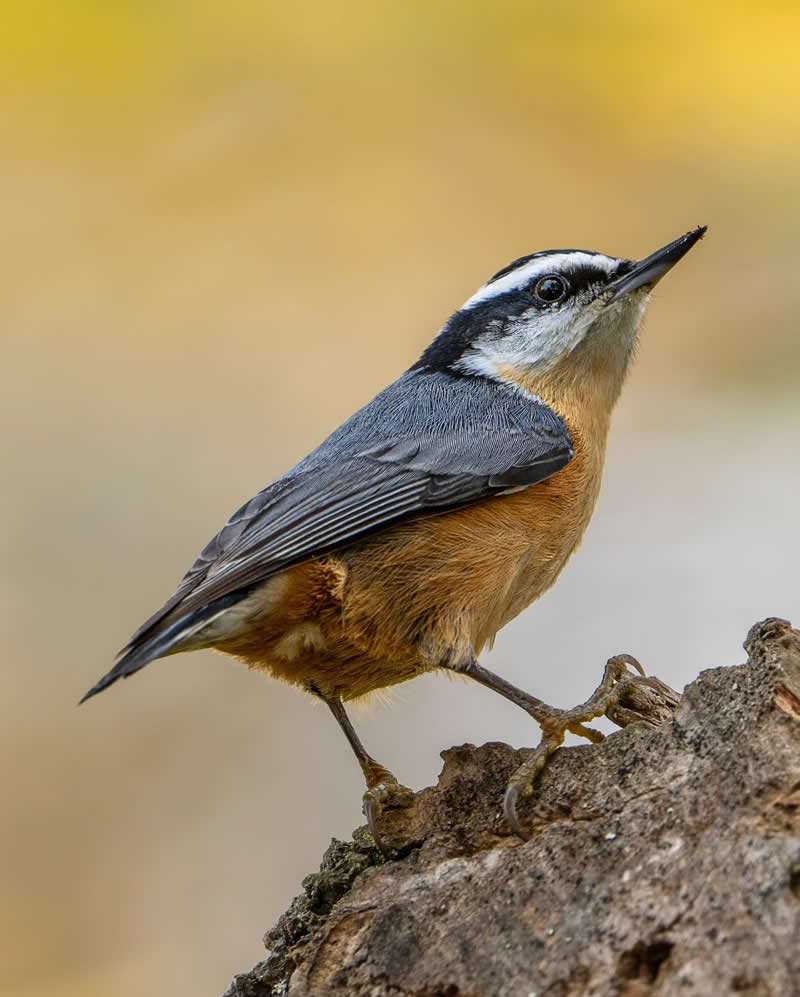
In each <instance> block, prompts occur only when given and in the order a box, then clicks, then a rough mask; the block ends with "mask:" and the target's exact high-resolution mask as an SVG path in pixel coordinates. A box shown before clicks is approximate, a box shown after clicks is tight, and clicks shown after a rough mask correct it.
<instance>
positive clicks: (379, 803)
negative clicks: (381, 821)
mask: <svg viewBox="0 0 800 997" xmlns="http://www.w3.org/2000/svg"><path fill="white" fill-rule="evenodd" d="M387 796H388V790H387V788H386V786H385V785H384V784H383V783H379V784H378V785H377V786H371V787H370V788H369V789H368V790H367V791H366V793H364V796H363V799H362V803H361V812H362V813H363V814H364V816H365V817H366V819H367V827H368V828H369V833H370V834H371V835H372V840H373V841H374V842H375V845H376V847H377V849H378V851H379V852H380V853H381V855H383V856H384V858H385V857H386V856H387V855H388V852H387V851H386V847H385V845H384V843H383V840H382V839H381V836H380V833H379V831H378V818H379V817H380V815H381V814H382V813H383V802H384V800H385V799H386V797H387Z"/></svg>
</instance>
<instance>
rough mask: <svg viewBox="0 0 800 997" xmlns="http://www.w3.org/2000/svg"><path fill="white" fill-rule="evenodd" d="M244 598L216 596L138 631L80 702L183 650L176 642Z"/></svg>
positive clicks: (239, 595)
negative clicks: (209, 600)
mask: <svg viewBox="0 0 800 997" xmlns="http://www.w3.org/2000/svg"><path fill="white" fill-rule="evenodd" d="M241 598H242V593H241V592H233V593H231V594H230V595H226V596H223V597H222V598H220V599H215V600H214V602H211V603H209V604H208V605H207V606H203V607H202V608H201V609H197V610H195V611H194V612H193V613H187V614H186V615H184V616H180V617H178V619H177V620H174V621H173V622H172V623H170V624H169V625H168V626H167V627H166V628H165V627H164V626H163V625H157V626H156V627H154V628H152V629H150V630H145V631H144V633H141V634H137V635H136V637H135V638H134V639H133V640H132V641H131V642H130V643H129V644H127V645H126V646H125V647H124V648H123V649H122V650H121V651H120V654H121V657H120V659H119V661H118V662H117V663H116V664H115V665H114V667H113V668H112V669H111V671H110V672H107V673H106V674H105V675H104V676H103V677H102V678H101V679H100V681H99V682H96V683H95V684H94V685H93V686H92V688H91V689H90V690H89V691H88V692H87V693H86V694H85V695H84V696H83V698H82V699H81V700H80V702H81V703H85V702H86V700H87V699H91V698H92V696H96V695H97V693H98V692H102V691H103V689H107V688H108V687H109V686H110V685H113V684H114V683H115V682H116V681H117V679H124V678H127V677H128V676H129V675H133V673H134V672H138V671H139V669H140V668H144V666H145V665H147V664H149V663H150V662H151V661H155V659H156V658H163V657H164V655H166V654H169V653H170V652H173V651H179V650H181V648H179V647H177V645H178V644H180V642H181V641H182V640H184V639H185V638H186V637H188V636H189V635H190V634H191V633H193V632H194V631H196V630H198V629H199V628H200V627H202V626H203V625H204V624H205V623H207V622H208V621H209V620H210V619H211V618H212V617H213V616H216V615H217V614H218V613H220V612H222V611H223V610H225V609H227V608H228V606H232V605H233V604H234V603H235V602H238V601H239V600H240V599H241ZM154 631H155V632H154ZM79 705H80V704H79Z"/></svg>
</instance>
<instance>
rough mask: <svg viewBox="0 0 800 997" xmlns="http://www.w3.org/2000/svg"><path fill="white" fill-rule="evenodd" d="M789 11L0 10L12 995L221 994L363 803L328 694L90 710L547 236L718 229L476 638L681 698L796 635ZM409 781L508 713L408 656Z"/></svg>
mask: <svg viewBox="0 0 800 997" xmlns="http://www.w3.org/2000/svg"><path fill="white" fill-rule="evenodd" d="M798 44H800V7H798V5H797V3H796V2H794V0H784V2H780V0H759V2H758V3H756V2H746V0H745V2H729V3H727V4H725V5H721V4H698V3H696V2H695V0H675V2H673V3H671V4H669V5H666V6H665V5H664V4H662V3H656V2H652V3H651V2H645V3H642V2H641V0H612V2H606V3H603V4H597V3H596V2H589V0H573V2H572V3H570V4H567V5H555V6H554V5H552V4H544V3H541V2H537V0H525V2H517V0H497V2H494V3H492V4H487V3H465V2H463V0H461V2H458V3H455V2H446V0H426V2H424V3H419V2H411V3H404V4H376V3H374V2H350V3H345V4H335V3H331V2H330V0H306V2H305V3H304V4H302V5H295V4H289V3H283V4H281V3H273V2H270V0H252V2H248V0H227V2H226V3H224V4H223V3H216V4H214V3H212V4H195V3H189V2H188V0H172V2H169V3H168V2H162V3H158V2H155V3H154V2H151V3H143V2H141V0H137V2H135V3H134V2H125V0H117V2H113V3H105V4H103V3H96V2H89V0H83V2H79V0H72V2H69V0H67V2H63V0H28V2H26V3H16V4H8V5H5V6H4V8H3V13H2V24H0V93H2V97H1V98H0V114H1V115H2V134H3V151H2V156H0V219H2V236H0V286H2V293H1V294H0V330H1V331H0V338H1V341H2V351H1V357H2V362H1V363H0V446H1V447H2V454H1V456H2V489H1V490H0V511H2V521H3V524H4V528H3V530H2V532H1V533H0V545H1V546H2V563H0V599H1V601H2V616H0V619H2V625H3V628H4V635H3V667H2V670H0V793H1V794H2V797H1V799H0V891H1V899H2V902H1V903H0V940H1V941H0V992H2V993H4V994H5V993H7V994H13V995H15V997H34V995H44V994H47V995H49V997H67V995H73V994H75V995H78V994H80V995H81V997H87V995H88V997H91V995H94V994H109V993H113V994H116V995H120V997H129V995H130V997H132V995H140V994H148V995H150V994H160V993H164V994H167V993H187V994H189V993H191V994H198V995H199V994H210V995H215V994H219V993H221V992H222V991H223V990H224V989H225V987H226V986H227V984H228V982H229V980H230V977H231V976H232V975H233V973H234V972H236V971H238V970H244V969H247V968H249V967H250V966H251V965H252V964H253V963H254V962H255V961H257V960H258V959H259V958H261V957H262V953H263V949H262V946H261V942H260V937H261V934H262V932H263V931H264V930H265V929H266V928H268V927H269V926H270V925H271V924H272V922H273V921H274V920H275V918H276V916H277V914H278V913H279V912H280V911H281V910H282V909H283V908H284V907H285V905H286V904H287V902H288V901H289V899H290V898H291V896H292V895H293V894H294V893H295V892H296V891H297V889H298V885H299V882H300V878H301V876H302V875H303V874H304V873H306V872H308V871H311V870H312V869H314V868H315V867H316V865H317V862H318V859H319V856H320V854H321V851H322V849H323V848H324V846H325V845H326V844H327V842H328V841H329V839H330V837H331V836H332V835H337V836H340V837H341V836H346V835H347V834H348V833H349V832H350V830H351V829H352V827H353V826H354V825H355V824H356V823H357V822H358V819H359V802H360V794H361V791H362V787H361V783H360V773H359V772H358V770H357V767H356V765H355V764H354V762H353V760H352V758H351V756H350V754H349V750H348V748H347V745H346V743H345V741H344V739H343V738H342V737H341V735H340V733H339V731H338V730H337V729H336V728H335V725H334V724H333V722H332V721H331V719H330V718H329V717H328V716H327V713H326V711H324V710H323V709H320V708H319V707H317V706H315V705H314V704H313V703H312V702H311V701H310V700H307V699H306V698H304V697H303V696H301V695H300V694H299V693H298V692H296V691H295V690H292V689H289V688H287V687H284V686H282V685H280V684H278V683H277V682H271V681H268V680H266V679H264V678H263V677H262V676H259V675H257V674H254V673H249V672H247V671H246V670H245V669H243V668H241V667H239V666H237V665H236V664H235V663H234V662H231V661H229V660H227V659H223V658H221V657H217V656H215V655H213V654H210V653H204V654H195V655H190V656H184V657H176V658H173V659H170V660H168V661H166V662H159V663H156V664H154V665H153V666H151V667H150V668H148V669H146V670H145V671H144V672H142V673H141V674H140V675H138V676H137V677H136V679H135V680H133V681H131V682H129V683H127V682H126V683H124V684H123V685H119V686H115V687H114V689H113V690H111V691H110V692H108V693H106V694H104V695H103V696H102V698H99V699H96V700H93V701H92V702H91V703H90V704H88V705H87V706H84V707H82V708H81V709H77V708H76V705H75V704H76V702H77V700H78V698H79V696H80V695H81V694H82V693H83V692H84V691H85V690H86V688H88V686H89V685H90V684H92V683H93V682H94V681H95V679H96V678H97V677H98V676H99V675H100V674H101V673H103V672H104V671H106V669H107V668H108V666H109V663H110V662H111V660H112V658H113V655H114V652H115V651H116V650H117V648H118V647H119V646H120V645H121V644H122V643H123V642H124V640H125V639H126V638H127V636H128V634H129V633H130V631H131V630H132V629H133V628H134V627H135V626H136V625H138V623H139V622H140V621H141V620H142V619H143V618H144V617H145V616H146V615H148V614H149V613H150V612H151V611H152V610H153V609H154V608H155V607H156V606H157V605H158V604H159V603H160V602H161V600H162V599H163V598H165V597H166V596H167V595H169V594H170V592H171V591H172V588H173V585H174V583H175V582H176V581H177V580H178V578H179V577H180V575H181V574H182V573H183V571H184V570H185V568H186V567H187V566H188V564H189V563H190V562H191V560H192V559H193V558H194V556H195V554H196V553H197V551H198V550H199V549H200V548H201V547H202V546H203V545H204V544H205V542H206V540H207V539H208V538H209V537H210V536H211V535H212V534H213V533H214V532H216V530H217V528H218V527H219V526H220V525H221V523H222V522H223V521H224V520H225V518H226V517H227V515H228V514H229V513H230V512H231V511H232V510H233V509H234V508H236V507H237V506H238V505H239V503H240V502H241V501H242V500H244V499H245V498H247V497H249V496H250V495H251V494H252V493H254V492H255V491H256V490H257V489H259V488H261V487H262V486H263V485H265V484H267V483H268V482H269V481H270V480H272V479H273V478H274V477H275V476H277V475H278V474H280V473H281V472H282V471H283V470H285V469H286V468H287V467H289V466H290V465H291V464H293V463H294V462H295V461H296V460H297V459H298V458H299V457H301V456H302V455H303V454H305V453H306V451H307V450H308V449H309V448H311V447H312V446H313V445H315V444H316V443H317V442H318V441H319V440H320V439H321V437H322V436H324V435H325V434H326V433H327V432H328V431H329V430H330V429H331V428H333V427H334V426H335V425H336V424H337V423H338V422H339V421H340V420H341V419H342V418H344V417H346V416H347V415H349V414H350V412H351V411H352V410H353V409H354V407H356V406H357V405H359V404H360V403H362V402H364V401H366V400H367V399H368V398H369V397H370V396H371V395H372V394H373V393H374V392H375V391H376V390H377V389H379V388H380V387H381V386H383V385H384V384H385V383H386V382H387V381H389V380H390V379H392V378H393V377H394V376H396V374H397V373H399V372H400V371H401V370H402V369H404V368H405V367H406V366H408V365H409V364H410V363H411V362H413V360H414V359H415V358H416V356H417V355H418V353H419V352H420V351H421V349H422V348H423V347H424V346H425V345H426V344H427V342H428V341H429V340H430V338H431V337H432V335H433V334H434V333H435V332H436V331H437V329H438V327H439V326H440V324H441V323H442V321H443V320H444V319H445V317H446V316H447V315H448V313H449V312H450V311H451V310H452V309H453V308H455V307H457V306H458V305H459V304H460V303H461V302H462V301H463V300H464V299H465V298H466V297H468V295H469V294H470V293H471V292H472V291H473V290H474V289H475V288H476V287H477V286H478V285H479V284H481V283H482V282H483V281H484V280H485V279H487V278H488V276H489V275H490V274H492V273H493V272H494V271H495V270H496V269H498V268H499V267H500V266H502V265H504V264H505V263H507V262H508V261H510V260H511V259H513V258H514V257H516V256H519V255H521V254H523V253H526V252H530V251H533V250H537V249H542V248H548V247H561V246H577V247H585V248H589V249H598V250H603V251H607V252H611V253H617V254H619V255H623V256H642V255H645V254H647V253H648V252H650V251H651V250H653V249H654V248H656V247H657V246H660V245H662V244H663V243H665V242H666V241H668V240H670V239H672V238H673V237H675V236H677V235H679V234H681V233H682V232H684V231H686V230H687V229H689V228H691V227H693V226H694V225H696V224H699V223H706V224H708V225H709V233H708V235H707V237H706V239H705V240H704V241H703V242H702V243H701V244H700V245H699V246H698V247H697V248H696V249H695V250H693V252H692V253H691V255H690V256H689V257H687V259H686V260H685V261H684V262H683V263H681V265H680V266H679V267H678V268H677V269H676V270H675V272H674V273H673V274H671V275H670V277H669V278H668V279H667V280H666V281H664V283H663V284H662V285H660V286H659V288H658V292H657V294H656V295H655V296H654V300H653V303H652V307H651V310H650V317H649V320H648V322H647V327H646V330H645V335H644V338H643V342H642V347H641V354H640V358H639V362H638V364H637V366H636V369H635V371H634V373H633V375H632V377H631V379H630V381H629V384H628V386H627V388H626V392H625V394H624V396H623V400H622V403H621V405H620V407H619V410H618V413H617V416H616V420H615V425H614V428H613V432H612V439H611V443H610V452H609V458H608V464H607V469H606V479H605V485H604V489H603V493H602V496H601V499H600V502H599V506H598V509H597V513H596V515H595V518H594V521H593V523H592V526H591V528H590V530H589V533H588V536H587V539H586V541H585V543H584V545H583V547H582V549H581V551H580V552H579V554H578V555H577V556H576V558H575V559H574V560H573V561H572V562H571V563H570V565H569V566H568V568H567V570H566V571H565V573H564V575H563V577H562V579H561V581H560V582H559V584H558V586H557V587H556V588H555V589H554V590H553V591H552V592H551V593H550V594H548V595H547V596H546V597H545V598H544V599H543V600H542V601H541V602H540V603H539V604H537V605H536V606H534V607H533V608H532V609H530V610H529V611H528V612H527V613H525V614H524V615H523V617H522V618H520V619H519V620H518V621H516V622H515V623H514V624H512V625H511V626H509V627H508V628H507V630H506V631H504V632H503V634H502V635H501V636H500V638H499V640H498V642H497V646H496V648H495V650H494V651H493V652H492V653H491V654H490V655H488V657H487V662H488V663H489V664H490V665H491V666H492V667H494V668H495V669H497V670H499V671H502V672H503V673H504V674H505V675H507V676H508V677H510V678H512V679H513V680H515V681H517V682H518V683H520V684H522V685H524V686H526V687H528V688H530V689H531V690H532V691H535V692H536V693H537V694H538V695H540V696H542V697H543V698H545V699H547V700H550V701H552V702H555V703H562V704H564V705H571V704H572V703H574V702H576V701H577V700H579V699H580V698H582V697H583V695H584V694H585V693H586V692H587V691H588V689H589V688H590V687H592V686H593V684H594V682H595V680H596V679H597V677H598V676H599V674H600V670H601V668H602V665H603V663H604V661H605V659H606V657H607V656H609V655H610V654H612V653H615V652H618V651H622V650H626V651H630V652H632V653H635V654H636V655H638V656H639V657H640V658H641V659H642V661H643V662H645V663H646V665H647V667H648V668H649V669H650V670H652V671H654V672H656V673H657V674H659V675H660V676H662V677H663V678H665V679H666V680H668V681H670V682H672V684H674V685H678V686H679V687H680V686H682V684H684V683H685V682H686V681H688V680H690V679H691V678H692V677H693V676H694V675H695V674H696V673H697V672H698V671H699V670H700V669H701V668H703V667H706V666H709V665H719V664H725V663H736V662H738V661H740V660H741V659H742V657H743V652H742V651H741V642H742V640H743V638H744V636H745V633H746V631H747V628H748V627H749V625H750V624H751V623H752V622H754V621H755V620H756V619H758V618H761V617H764V616H766V615H783V616H786V617H789V618H791V617H792V616H794V618H795V619H796V620H797V619H798V617H800V612H798V582H797V569H796V565H797V557H798V554H799V553H800V542H799V541H798V536H799V535H800V528H799V527H798V523H797V509H798V499H797V495H798V486H800V471H798V436H799V435H800V400H799V399H798V382H799V377H798V361H800V333H799V332H798V329H797V322H796V315H797V313H798V307H799V306H800V282H799V281H798V278H797V273H798V265H800V250H799V249H798V247H799V246H800V230H799V227H798V217H799V215H800V199H799V198H798V189H797V177H798V170H799V169H800V143H798V126H799V125H800V120H798V118H799V117H800V112H799V111H798V101H797V93H798V82H800V80H798V60H797V51H798ZM392 700H393V705H392V707H391V708H387V707H386V706H384V705H382V704H380V703H377V704H374V705H371V706H369V707H367V708H366V709H365V710H364V711H361V713H360V715H359V716H358V718H357V719H358V724H359V726H360V729H361V732H362V735H363V737H364V739H365V741H366V742H367V744H368V745H369V746H370V748H371V749H372V751H373V753H374V754H375V755H376V756H377V757H378V758H379V759H381V760H382V761H384V763H385V764H387V765H389V766H390V767H391V768H393V769H394V770H395V771H396V772H397V774H398V775H399V776H400V777H401V778H402V779H403V780H404V781H406V782H408V783H410V784H412V785H414V786H416V787H419V786H422V785H425V784H427V783H430V782H431V781H432V780H434V779H435V777H436V775H437V772H438V769H439V766H440V762H439V758H438V751H439V750H441V749H442V748H444V747H446V746H448V745H450V744H453V743H457V742H463V741H473V742H477V743H480V742H482V741H484V740H488V739H503V740H508V741H511V742H512V743H514V744H531V743H533V742H534V740H535V737H536V732H535V730H534V729H532V725H531V723H530V722H529V721H528V718H527V717H526V716H525V715H524V714H521V713H520V712H518V711H515V710H514V709H513V707H510V706H508V704H506V703H504V702H502V701H500V700H499V699H497V698H496V697H493V696H492V695H491V694H490V693H488V692H487V691H485V690H483V689H480V688H477V687H475V688H473V687H470V686H468V685H466V684H462V683H457V682H448V681H446V680H445V679H443V678H437V677H430V678H426V679H422V680H418V681H416V682H414V683H411V684H409V685H407V686H403V687H400V688H399V689H397V690H396V691H394V692H393V694H392Z"/></svg>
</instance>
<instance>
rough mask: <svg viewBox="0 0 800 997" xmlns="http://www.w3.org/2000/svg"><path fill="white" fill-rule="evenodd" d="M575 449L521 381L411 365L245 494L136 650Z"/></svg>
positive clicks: (507, 484) (548, 471)
mask: <svg viewBox="0 0 800 997" xmlns="http://www.w3.org/2000/svg"><path fill="white" fill-rule="evenodd" d="M572 456H573V451H572V443H571V441H570V438H569V434H568V432H567V429H566V426H565V425H564V423H563V421H562V420H561V419H560V418H559V417H558V416H557V415H556V414H555V413H554V412H553V411H552V410H551V409H550V408H548V407H547V406H546V405H545V404H544V403H543V402H541V401H539V400H537V399H535V398H533V397H532V396H529V395H526V394H525V393H524V392H521V391H519V390H518V389H516V388H515V387H513V386H505V385H501V384H492V383H491V382H488V381H486V380H484V379H482V378H473V377H467V378H456V377H451V376H449V375H444V374H439V373H426V372H422V371H413V370H412V371H409V372H408V373H406V374H404V375H403V376H402V377H401V378H400V379H399V380H398V381H395V382H394V384H392V385H390V387H388V388H387V389H386V390H385V391H383V392H382V393H381V394H380V395H378V396H377V397H376V398H375V399H373V401H372V402H370V403H369V404H368V405H367V406H365V407H364V408H363V409H361V410H360V411H359V412H357V413H356V414H355V415H354V416H353V417H352V418H351V419H349V420H348V421H347V422H346V423H344V424H343V425H342V426H341V427H340V428H339V429H338V430H336V432H335V433H333V434H332V435H331V436H330V437H328V439H327V440H325V442H324V443H322V444H321V445H320V446H319V447H318V448H317V449H316V450H315V451H313V453H311V454H310V455H309V456H308V457H307V458H306V459H305V460H304V461H302V462H301V463H300V464H298V465H297V466H296V467H295V468H294V469H293V470H292V471H290V472H289V473H288V474H286V475H285V476H284V477H282V478H280V479H279V480H278V481H276V482H275V483H274V484H272V485H270V486H269V487H268V488H265V489H264V490H263V491H262V492H259V494H258V495H256V496H255V497H254V498H252V499H251V500H250V501H249V502H247V503H246V504H245V505H243V506H242V507H241V508H240V509H239V510H238V511H237V512H236V513H235V514H234V515H233V516H232V517H231V519H230V520H229V521H228V523H227V524H226V525H225V526H224V527H223V529H222V530H221V531H220V532H219V533H218V534H217V536H216V537H214V539H213V540H212V541H211V542H210V543H209V544H208V545H207V546H206V548H205V549H204V550H203V552H202V553H201V554H200V556H199V557H198V559H197V561H196V562H195V563H194V565H193V566H192V568H191V569H190V570H189V571H188V572H187V574H186V576H185V577H184V579H183V581H182V582H181V585H180V586H179V588H178V591H177V592H176V593H175V595H174V596H173V597H172V598H171V599H170V600H169V601H168V602H167V603H166V604H165V605H164V606H163V607H162V609H161V610H159V612H158V613H156V614H155V615H154V616H153V617H151V618H150V619H149V620H148V621H147V622H146V623H145V624H144V625H143V626H142V627H141V628H140V630H139V631H137V633H136V634H134V636H133V637H132V639H131V642H130V643H129V644H128V646H127V648H126V650H128V649H130V648H131V647H133V646H134V645H136V644H137V643H138V642H139V641H141V640H142V639H147V638H149V636H150V635H151V634H152V633H154V632H156V633H158V632H161V631H162V629H163V627H165V626H169V627H170V629H172V623H173V622H174V621H175V620H177V619H183V618H184V617H186V616H189V615H191V614H194V613H196V612H197V611H199V610H204V609H205V608H208V607H212V608H213V607H219V606H220V605H222V604H224V602H227V601H228V600H229V599H230V601H231V602H233V601H236V599H237V598H239V597H240V595H241V594H244V593H245V592H247V591H248V590H250V589H252V587H253V586H254V585H256V584H259V583H261V582H262V581H264V580H265V579H267V578H269V577H270V576H271V575H274V574H276V573H277V572H280V571H282V570H284V569H285V568H287V567H288V566H290V565H292V564H297V563H298V562H300V561H304V560H306V559H308V558H311V557H315V556H317V555H320V554H323V553H325V552H327V551H330V550H333V549H335V548H338V547H341V546H343V545H345V544H348V543H350V542H352V541H354V540H357V539H358V538H359V537H363V536H365V535H366V534H369V533H371V532H373V531H375V530H378V529H381V528H383V527H386V526H387V525H389V524H391V523H395V522H398V521H400V520H404V519H408V518H412V517H416V516H421V515H428V514H432V513H437V512H442V511H445V510H447V509H454V508H458V507H460V506H465V505H468V504H471V503H473V502H479V501H481V500H483V499H487V498H490V497H492V496H494V495H499V494H503V493H505V492H508V491H512V490H516V489H519V488H525V487H529V486H531V485H535V484H536V483H537V482H540V481H543V480H544V479H545V478H548V477H550V475H552V474H554V473H555V472H557V471H558V470H560V469H561V468H562V467H564V465H565V464H567V463H568V462H569V461H570V460H571V459H572Z"/></svg>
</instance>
